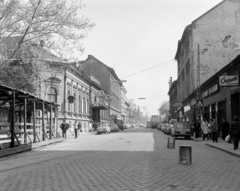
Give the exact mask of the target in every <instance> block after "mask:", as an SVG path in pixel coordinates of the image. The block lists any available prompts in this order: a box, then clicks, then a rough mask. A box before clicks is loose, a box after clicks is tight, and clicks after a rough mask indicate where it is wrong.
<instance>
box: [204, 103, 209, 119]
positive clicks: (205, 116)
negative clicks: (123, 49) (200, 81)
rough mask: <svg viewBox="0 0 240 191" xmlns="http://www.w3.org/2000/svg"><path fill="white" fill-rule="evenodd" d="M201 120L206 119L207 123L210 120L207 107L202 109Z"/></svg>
mask: <svg viewBox="0 0 240 191" xmlns="http://www.w3.org/2000/svg"><path fill="white" fill-rule="evenodd" d="M203 118H205V119H207V121H209V120H210V114H209V106H207V107H204V111H203Z"/></svg>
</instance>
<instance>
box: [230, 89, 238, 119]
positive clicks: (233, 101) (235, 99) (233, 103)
mask: <svg viewBox="0 0 240 191" xmlns="http://www.w3.org/2000/svg"><path fill="white" fill-rule="evenodd" d="M231 113H232V115H231V120H233V117H234V116H239V92H237V93H234V94H232V95H231Z"/></svg>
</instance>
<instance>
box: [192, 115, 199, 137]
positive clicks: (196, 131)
mask: <svg viewBox="0 0 240 191" xmlns="http://www.w3.org/2000/svg"><path fill="white" fill-rule="evenodd" d="M193 126H194V132H195V138H196V139H197V138H198V137H199V134H200V123H199V121H198V119H196V121H195V122H194V124H193Z"/></svg>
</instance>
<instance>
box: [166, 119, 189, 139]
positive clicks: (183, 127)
mask: <svg viewBox="0 0 240 191" xmlns="http://www.w3.org/2000/svg"><path fill="white" fill-rule="evenodd" d="M171 136H173V137H185V139H190V137H191V128H190V125H189V123H180V122H177V123H175V124H174V127H173V128H172V131H171Z"/></svg>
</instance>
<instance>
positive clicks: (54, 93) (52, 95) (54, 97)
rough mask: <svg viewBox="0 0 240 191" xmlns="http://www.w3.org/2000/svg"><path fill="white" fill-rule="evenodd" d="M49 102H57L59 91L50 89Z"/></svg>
mask: <svg viewBox="0 0 240 191" xmlns="http://www.w3.org/2000/svg"><path fill="white" fill-rule="evenodd" d="M47 100H48V101H50V102H54V103H56V102H57V90H56V89H55V88H54V87H50V88H49V89H48V93H47Z"/></svg>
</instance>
